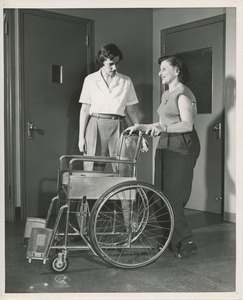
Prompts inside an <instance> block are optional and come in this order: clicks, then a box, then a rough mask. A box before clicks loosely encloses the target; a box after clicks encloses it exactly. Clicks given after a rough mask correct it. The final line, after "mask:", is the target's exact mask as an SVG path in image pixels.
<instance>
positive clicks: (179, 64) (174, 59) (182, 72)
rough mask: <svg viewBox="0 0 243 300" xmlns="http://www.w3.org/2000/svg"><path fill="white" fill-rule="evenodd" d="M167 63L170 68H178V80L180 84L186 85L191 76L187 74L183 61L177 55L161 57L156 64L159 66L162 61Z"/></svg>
mask: <svg viewBox="0 0 243 300" xmlns="http://www.w3.org/2000/svg"><path fill="white" fill-rule="evenodd" d="M165 60H166V61H168V62H169V63H170V64H171V66H173V67H176V68H178V70H179V75H178V80H179V81H180V82H181V83H184V84H186V83H188V82H189V81H190V79H191V76H190V74H189V71H188V68H187V66H186V64H185V62H184V60H183V58H182V57H180V56H179V55H165V56H161V57H160V58H159V59H158V64H159V65H160V64H161V63H162V61H165Z"/></svg>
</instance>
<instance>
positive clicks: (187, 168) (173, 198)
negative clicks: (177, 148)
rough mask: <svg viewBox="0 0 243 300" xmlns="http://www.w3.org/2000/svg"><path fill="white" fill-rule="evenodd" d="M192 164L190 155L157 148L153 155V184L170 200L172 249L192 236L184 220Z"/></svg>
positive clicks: (191, 176)
mask: <svg viewBox="0 0 243 300" xmlns="http://www.w3.org/2000/svg"><path fill="white" fill-rule="evenodd" d="M192 178H193V165H192V159H191V156H190V155H181V154H179V153H176V152H172V151H168V150H161V149H158V150H157V151H156V155H155V185H156V186H157V187H158V188H160V189H161V190H162V191H163V193H164V194H165V196H166V197H167V198H168V200H169V201H170V203H171V205H172V208H173V212H174V217H175V226H174V234H173V236H172V240H171V246H172V249H175V248H176V247H177V245H178V244H179V243H180V242H181V241H183V240H185V239H187V238H191V237H192V230H191V228H190V226H189V224H188V222H187V220H186V217H185V214H184V207H185V205H186V203H187V202H188V200H189V197H190V194H191V187H192Z"/></svg>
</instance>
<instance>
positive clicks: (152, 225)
mask: <svg viewBox="0 0 243 300" xmlns="http://www.w3.org/2000/svg"><path fill="white" fill-rule="evenodd" d="M89 226H90V227H89V232H90V239H91V242H92V245H93V247H94V249H95V252H96V253H97V254H98V255H99V256H100V257H101V258H102V259H104V260H105V261H106V262H108V263H110V264H112V265H113V266H116V267H121V268H137V267H142V266H145V265H148V264H150V263H151V262H153V261H155V260H156V259H157V258H158V257H159V256H160V255H161V254H162V253H163V252H164V251H165V249H166V248H167V246H168V244H169V242H170V239H171V236H172V233H173V228H174V216H173V211H172V208H171V205H170V203H169V201H168V200H167V199H166V197H165V196H164V195H163V193H161V192H160V191H159V190H157V189H156V188H155V187H154V186H153V185H151V184H147V183H143V182H139V181H126V182H122V183H119V184H117V185H115V186H114V187H112V188H110V189H109V190H108V191H106V192H105V193H104V194H103V195H102V196H101V197H100V198H99V199H98V200H97V202H96V203H95V205H94V207H93V209H92V212H91V217H90V224H89Z"/></svg>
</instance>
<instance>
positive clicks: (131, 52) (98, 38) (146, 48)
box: [51, 8, 153, 182]
mask: <svg viewBox="0 0 243 300" xmlns="http://www.w3.org/2000/svg"><path fill="white" fill-rule="evenodd" d="M51 11H52V12H57V13H61V14H66V15H72V16H77V17H82V18H87V19H90V20H92V21H93V46H94V51H93V52H94V54H93V56H94V59H95V54H96V53H97V51H98V49H99V48H100V46H101V45H103V44H105V43H110V42H112V43H115V44H117V45H118V47H119V48H120V49H121V50H122V52H123V54H124V60H123V61H122V62H121V63H120V65H119V72H121V73H123V74H125V75H128V76H129V77H131V79H132V81H133V84H134V86H135V90H136V92H137V96H138V99H139V101H140V103H139V105H138V107H137V110H138V114H139V118H140V122H143V123H151V122H152V32H153V25H152V24H153V23H152V22H153V19H152V10H151V9H141V8H129V9H56V10H51ZM149 142H150V145H151V146H150V151H149V152H148V153H145V154H141V158H140V164H139V173H138V178H139V179H141V180H144V181H147V182H151V181H152V144H151V141H149Z"/></svg>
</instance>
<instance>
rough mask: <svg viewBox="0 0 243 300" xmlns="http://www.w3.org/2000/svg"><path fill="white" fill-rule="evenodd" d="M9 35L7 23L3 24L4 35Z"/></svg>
mask: <svg viewBox="0 0 243 300" xmlns="http://www.w3.org/2000/svg"><path fill="white" fill-rule="evenodd" d="M8 33H9V24H8V22H4V34H5V35H8Z"/></svg>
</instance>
